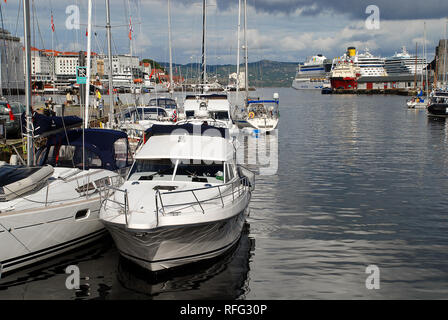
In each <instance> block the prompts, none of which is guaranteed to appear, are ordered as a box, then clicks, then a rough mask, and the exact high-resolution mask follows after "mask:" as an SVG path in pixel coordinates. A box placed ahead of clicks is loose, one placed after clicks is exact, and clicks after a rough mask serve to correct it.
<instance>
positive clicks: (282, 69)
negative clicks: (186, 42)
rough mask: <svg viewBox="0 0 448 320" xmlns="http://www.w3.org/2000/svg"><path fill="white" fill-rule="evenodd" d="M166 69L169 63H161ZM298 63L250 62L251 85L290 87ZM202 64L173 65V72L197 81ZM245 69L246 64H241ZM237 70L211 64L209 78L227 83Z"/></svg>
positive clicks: (231, 66) (229, 66)
mask: <svg viewBox="0 0 448 320" xmlns="http://www.w3.org/2000/svg"><path fill="white" fill-rule="evenodd" d="M159 64H160V65H161V66H162V67H165V68H166V70H169V64H168V63H166V62H161V63H159ZM296 67H297V63H295V62H278V61H270V60H261V61H257V62H252V63H249V85H250V86H251V87H290V86H291V83H292V80H293V78H294V76H295V74H296ZM200 68H201V66H200V64H197V63H193V64H191V63H189V64H185V65H180V64H175V65H173V73H174V74H175V75H182V76H183V77H185V79H187V81H188V82H190V83H191V82H192V81H196V80H197V79H198V78H199V76H200ZM241 70H242V71H244V65H241ZM234 72H236V65H209V66H207V74H208V77H209V79H214V78H215V77H217V78H218V81H219V82H220V83H221V84H223V85H226V84H227V83H228V79H229V74H231V73H234Z"/></svg>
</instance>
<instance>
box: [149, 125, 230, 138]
mask: <svg viewBox="0 0 448 320" xmlns="http://www.w3.org/2000/svg"><path fill="white" fill-rule="evenodd" d="M175 130H184V131H186V133H188V134H190V135H205V136H214V137H216V136H221V137H223V138H227V137H229V130H228V129H227V128H217V127H214V126H209V125H206V124H202V125H198V124H191V123H185V124H180V125H163V124H154V125H153V126H152V127H151V128H149V129H147V130H146V131H145V136H146V140H148V139H149V138H150V137H151V136H162V135H170V134H171V133H172V132H173V131H175Z"/></svg>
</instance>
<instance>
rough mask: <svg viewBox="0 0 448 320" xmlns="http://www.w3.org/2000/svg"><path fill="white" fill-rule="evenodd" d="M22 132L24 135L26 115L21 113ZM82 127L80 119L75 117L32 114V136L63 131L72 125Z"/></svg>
mask: <svg viewBox="0 0 448 320" xmlns="http://www.w3.org/2000/svg"><path fill="white" fill-rule="evenodd" d="M21 118H22V132H23V133H26V115H25V112H24V113H22V117H21ZM77 124H79V125H82V119H81V118H80V117H76V116H65V117H56V116H46V115H43V114H40V113H37V112H33V126H34V136H40V135H42V134H43V133H46V132H50V131H54V130H58V129H63V128H64V127H70V126H73V125H77Z"/></svg>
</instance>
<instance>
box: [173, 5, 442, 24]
mask: <svg viewBox="0 0 448 320" xmlns="http://www.w3.org/2000/svg"><path fill="white" fill-rule="evenodd" d="M176 1H179V2H183V3H184V4H192V3H198V2H201V1H198V0H176ZM247 3H248V5H249V6H251V7H254V8H255V10H257V11H258V12H265V13H273V14H276V13H282V14H289V13H294V12H295V11H296V10H298V9H299V10H301V11H302V12H301V14H302V15H306V16H316V15H318V14H320V13H337V14H346V15H348V16H349V17H351V18H354V19H365V18H366V17H367V16H368V14H367V13H366V8H367V6H369V5H376V6H378V8H379V9H380V18H381V19H385V20H406V19H438V18H443V17H446V16H447V15H448V1H447V0H425V1H421V0H367V1H366V0H341V1H335V0H247ZM217 4H218V8H220V9H223V10H226V9H229V8H230V7H235V6H237V4H238V0H217Z"/></svg>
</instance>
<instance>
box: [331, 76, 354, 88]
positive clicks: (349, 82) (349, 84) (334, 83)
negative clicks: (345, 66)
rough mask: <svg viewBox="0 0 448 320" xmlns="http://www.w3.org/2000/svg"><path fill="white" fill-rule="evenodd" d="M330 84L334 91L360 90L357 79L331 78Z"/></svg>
mask: <svg viewBox="0 0 448 320" xmlns="http://www.w3.org/2000/svg"><path fill="white" fill-rule="evenodd" d="M330 82H331V88H332V89H344V90H353V89H357V88H358V81H357V80H356V78H351V77H347V78H342V77H337V78H331V79H330Z"/></svg>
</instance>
